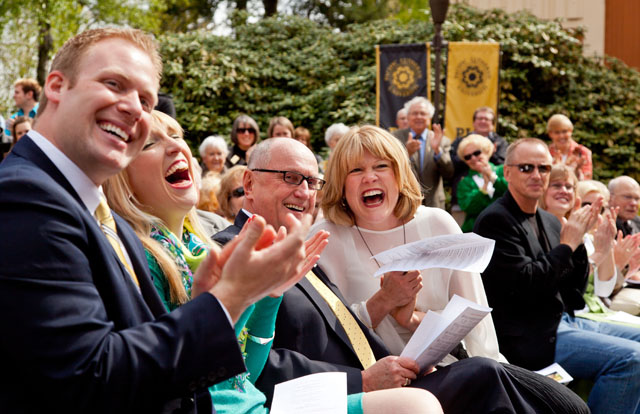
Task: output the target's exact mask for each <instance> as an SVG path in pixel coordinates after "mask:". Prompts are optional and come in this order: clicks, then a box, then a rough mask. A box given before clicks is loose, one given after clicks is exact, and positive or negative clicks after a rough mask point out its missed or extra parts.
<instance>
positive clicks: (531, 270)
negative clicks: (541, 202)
mask: <svg viewBox="0 0 640 414" xmlns="http://www.w3.org/2000/svg"><path fill="white" fill-rule="evenodd" d="M530 216H531V215H527V214H525V213H524V212H523V211H522V210H521V209H520V207H519V206H518V204H517V203H516V201H515V199H514V198H513V196H512V195H511V193H509V192H507V193H505V195H504V196H502V197H501V198H500V199H498V200H497V201H496V202H495V203H493V204H492V205H490V206H489V207H487V209H486V210H484V211H483V212H482V213H481V214H480V216H479V217H478V219H477V220H476V222H475V226H474V229H473V231H474V233H477V234H479V235H481V236H484V237H487V238H490V239H493V240H495V241H496V245H495V250H494V252H493V257H492V258H491V262H490V263H489V266H488V267H487V269H486V270H485V271H484V272H483V273H482V281H483V283H484V288H485V290H486V292H487V298H488V300H489V306H491V307H492V308H493V312H492V315H493V321H494V323H495V325H496V332H497V334H498V343H499V345H500V351H501V352H502V354H503V355H504V356H505V357H507V359H508V360H509V361H510V362H511V363H513V364H516V365H520V366H523V367H525V368H529V369H541V368H544V367H545V366H547V365H549V364H551V363H553V360H554V355H555V341H556V331H557V329H558V325H559V323H560V318H561V317H562V313H563V312H569V313H570V314H573V310H574V309H582V308H583V307H584V300H583V299H582V294H583V293H584V290H585V288H586V284H587V279H588V276H589V266H588V261H587V255H586V251H585V248H584V246H583V245H580V246H579V247H578V248H577V249H576V250H575V252H572V251H571V248H570V247H569V246H567V245H565V244H560V229H561V225H560V222H559V221H558V219H557V218H555V217H554V216H553V215H551V214H550V213H548V212H546V211H544V210H542V209H538V210H537V212H536V214H535V217H536V220H537V223H538V226H539V228H540V230H541V233H544V234H545V235H546V237H547V238H548V244H549V246H550V247H551V249H550V250H549V251H545V249H544V248H543V246H542V244H541V242H540V240H538V238H537V237H536V233H535V232H534V230H533V228H532V227H531V224H530V223H529V217H530Z"/></svg>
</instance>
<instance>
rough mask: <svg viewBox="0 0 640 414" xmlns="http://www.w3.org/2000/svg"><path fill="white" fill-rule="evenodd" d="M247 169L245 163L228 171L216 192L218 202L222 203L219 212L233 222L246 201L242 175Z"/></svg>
mask: <svg viewBox="0 0 640 414" xmlns="http://www.w3.org/2000/svg"><path fill="white" fill-rule="evenodd" d="M246 170H247V167H246V166H245V165H237V166H235V167H233V168H231V169H230V170H229V171H227V172H226V173H225V174H224V175H223V176H222V179H221V180H220V189H219V190H218V193H217V194H216V196H217V198H218V203H220V207H219V209H218V211H217V213H218V214H219V215H221V216H222V217H224V218H226V219H227V220H229V221H230V222H231V223H233V221H234V220H235V218H236V215H237V214H238V211H240V209H241V208H242V202H243V201H244V188H242V176H243V175H244V172H245V171H246Z"/></svg>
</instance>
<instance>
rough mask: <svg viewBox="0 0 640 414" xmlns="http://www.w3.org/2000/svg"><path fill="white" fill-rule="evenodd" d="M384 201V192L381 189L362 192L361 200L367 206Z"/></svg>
mask: <svg viewBox="0 0 640 414" xmlns="http://www.w3.org/2000/svg"><path fill="white" fill-rule="evenodd" d="M382 201H384V193H383V192H382V191H381V190H369V191H365V192H364V194H362V202H363V203H364V205H365V206H367V207H372V206H377V205H380V204H381V203H382Z"/></svg>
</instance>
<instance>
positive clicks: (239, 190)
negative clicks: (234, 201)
mask: <svg viewBox="0 0 640 414" xmlns="http://www.w3.org/2000/svg"><path fill="white" fill-rule="evenodd" d="M231 197H233V198H240V197H244V188H243V187H238V188H234V190H233V191H232V192H231Z"/></svg>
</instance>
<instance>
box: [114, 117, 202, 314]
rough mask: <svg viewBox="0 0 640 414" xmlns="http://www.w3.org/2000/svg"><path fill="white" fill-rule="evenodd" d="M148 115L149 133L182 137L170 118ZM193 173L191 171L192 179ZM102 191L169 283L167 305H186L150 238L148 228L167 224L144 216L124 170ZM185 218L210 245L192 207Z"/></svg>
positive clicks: (168, 260)
mask: <svg viewBox="0 0 640 414" xmlns="http://www.w3.org/2000/svg"><path fill="white" fill-rule="evenodd" d="M151 115H152V119H153V123H152V132H153V129H162V128H165V129H167V130H169V131H170V133H177V134H178V135H180V136H181V137H182V128H181V127H180V125H179V124H178V123H177V122H176V121H175V120H174V119H173V118H171V117H170V116H168V115H166V114H163V113H162V112H159V111H153V112H152V114H151ZM194 174H195V172H194V171H191V176H192V177H193V176H194ZM102 190H103V191H104V194H105V196H106V197H107V202H108V203H109V206H110V207H111V208H112V209H113V210H114V211H115V212H116V213H118V214H119V215H120V216H121V217H122V218H124V219H125V220H126V221H127V223H129V225H130V226H131V227H133V230H134V231H135V233H136V235H137V236H138V238H139V239H140V241H141V242H142V245H143V246H144V248H145V249H146V250H147V251H148V252H149V253H150V254H151V255H152V256H153V258H154V259H156V261H157V262H158V265H159V266H160V269H161V270H162V273H164V275H165V276H166V278H167V281H168V283H169V293H170V297H171V302H172V303H175V304H178V305H181V304H183V303H186V302H188V301H189V297H188V296H187V292H186V290H185V288H184V284H183V283H182V274H181V273H180V270H179V269H178V266H177V265H176V262H175V260H174V258H173V257H172V256H171V255H170V254H169V253H168V252H167V251H166V250H165V249H164V247H163V246H162V244H160V243H159V242H158V241H156V240H154V239H153V238H151V226H156V227H164V228H166V227H167V225H166V224H165V223H164V222H163V221H162V220H160V219H159V218H158V217H155V216H153V215H151V214H149V213H147V212H146V211H145V210H147V209H148V207H147V208H145V206H144V205H143V204H141V203H140V202H138V200H136V198H135V197H134V195H133V189H132V188H131V184H130V182H129V176H128V175H127V171H126V170H123V171H121V172H120V173H119V174H117V175H115V176H113V177H111V178H109V179H108V180H107V181H106V182H105V183H104V184H103V185H102ZM186 219H187V220H189V222H190V223H191V226H192V228H193V230H194V232H195V234H196V236H198V237H199V238H200V240H202V241H203V242H204V243H206V244H207V245H209V246H211V245H212V244H211V242H210V241H209V239H208V237H207V236H206V232H205V231H204V230H203V229H202V226H201V225H200V222H199V221H198V215H197V213H196V209H195V208H192V209H191V211H189V213H188V214H187V218H186Z"/></svg>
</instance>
